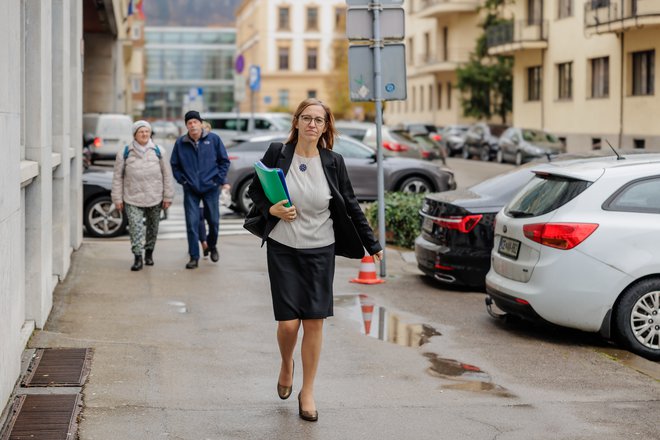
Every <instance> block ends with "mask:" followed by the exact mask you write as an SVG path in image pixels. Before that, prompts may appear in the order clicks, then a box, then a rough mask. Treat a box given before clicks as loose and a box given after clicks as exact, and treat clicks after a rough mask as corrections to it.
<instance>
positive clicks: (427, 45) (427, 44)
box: [424, 32, 431, 63]
mask: <svg viewBox="0 0 660 440" xmlns="http://www.w3.org/2000/svg"><path fill="white" fill-rule="evenodd" d="M430 61H431V34H430V33H428V32H424V62H425V63H428V62H430Z"/></svg>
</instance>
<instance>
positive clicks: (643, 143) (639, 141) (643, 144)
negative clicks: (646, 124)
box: [633, 139, 646, 149]
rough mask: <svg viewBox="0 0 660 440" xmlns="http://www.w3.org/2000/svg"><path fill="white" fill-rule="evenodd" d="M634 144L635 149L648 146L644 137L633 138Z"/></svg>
mask: <svg viewBox="0 0 660 440" xmlns="http://www.w3.org/2000/svg"><path fill="white" fill-rule="evenodd" d="M633 145H634V146H635V149H644V148H646V141H645V140H644V139H633Z"/></svg>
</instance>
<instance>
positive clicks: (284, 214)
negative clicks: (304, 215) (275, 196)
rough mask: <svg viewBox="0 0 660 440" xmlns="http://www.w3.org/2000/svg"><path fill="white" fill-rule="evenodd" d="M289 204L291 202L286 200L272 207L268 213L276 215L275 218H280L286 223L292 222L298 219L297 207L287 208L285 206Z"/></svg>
mask: <svg viewBox="0 0 660 440" xmlns="http://www.w3.org/2000/svg"><path fill="white" fill-rule="evenodd" d="M287 203H289V201H288V200H286V199H285V200H282V201H280V202H277V203H276V204H274V205H273V206H271V207H270V209H269V210H268V212H269V213H270V214H271V215H274V216H275V217H279V218H281V219H282V220H284V221H286V222H292V221H294V220H295V219H296V217H298V215H297V213H296V207H295V206H293V205H291V207H290V208H287V207H286V206H284V205H285V204H287Z"/></svg>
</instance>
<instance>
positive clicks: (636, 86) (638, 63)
mask: <svg viewBox="0 0 660 440" xmlns="http://www.w3.org/2000/svg"><path fill="white" fill-rule="evenodd" d="M654 76H655V50H647V51H644V52H633V54H632V81H633V83H632V94H633V95H634V96H641V95H653V93H654Z"/></svg>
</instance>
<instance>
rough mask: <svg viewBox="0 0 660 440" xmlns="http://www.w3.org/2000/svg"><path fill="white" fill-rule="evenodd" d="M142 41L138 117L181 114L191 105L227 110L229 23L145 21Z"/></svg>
mask: <svg viewBox="0 0 660 440" xmlns="http://www.w3.org/2000/svg"><path fill="white" fill-rule="evenodd" d="M145 43H146V44H145V53H146V72H145V78H146V80H145V87H146V97H145V111H144V115H143V117H145V118H150V119H151V118H155V119H181V118H182V117H183V114H184V113H185V112H186V111H187V110H188V109H189V108H193V107H194V108H195V109H197V110H200V111H206V112H227V111H232V110H233V108H234V58H235V56H236V30H235V29H231V28H218V29H214V28H194V27H193V28H181V27H176V28H170V27H162V28H161V27H147V28H146V29H145ZM200 92H201V93H200Z"/></svg>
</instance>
